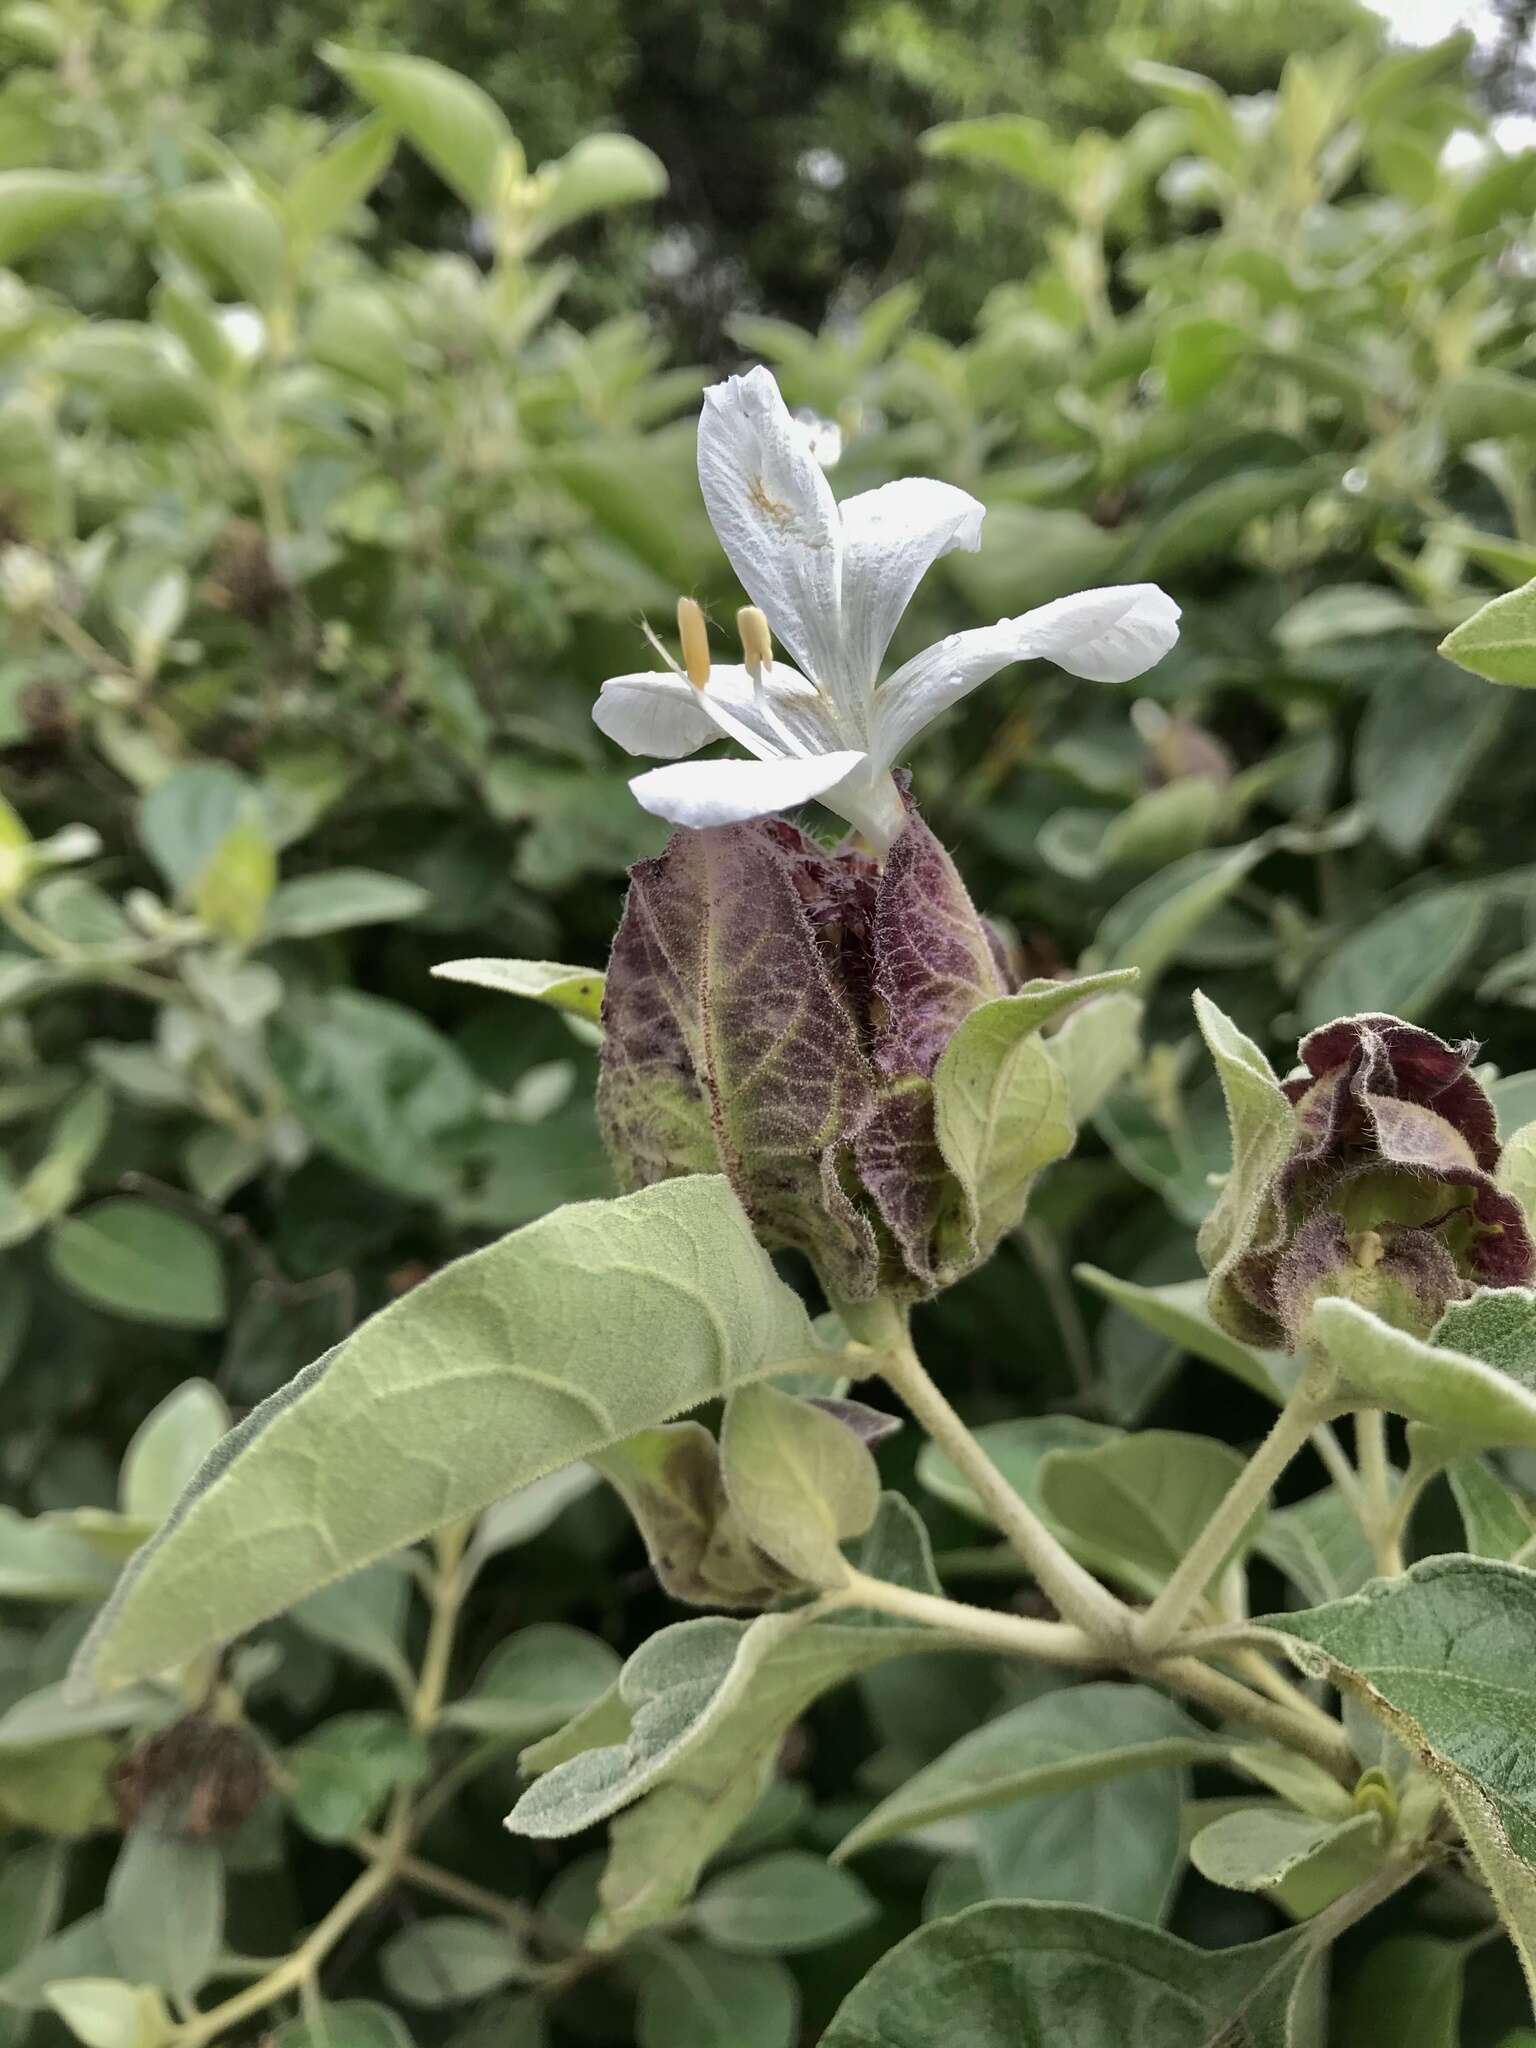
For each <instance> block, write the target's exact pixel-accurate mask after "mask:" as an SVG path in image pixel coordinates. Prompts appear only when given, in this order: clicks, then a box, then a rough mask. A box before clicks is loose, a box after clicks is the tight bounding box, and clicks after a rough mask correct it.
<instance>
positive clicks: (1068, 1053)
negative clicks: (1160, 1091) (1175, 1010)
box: [1046, 994, 1142, 1125]
mask: <svg viewBox="0 0 1536 2048" xmlns="http://www.w3.org/2000/svg"><path fill="white" fill-rule="evenodd" d="M1141 1019H1142V1004H1141V1003H1140V1002H1139V1001H1138V1000H1137V999H1136V997H1135V996H1128V995H1118V994H1110V995H1104V996H1096V997H1095V998H1094V999H1093V1001H1091V1002H1087V1003H1084V1004H1082V1006H1081V1007H1080V1008H1078V1009H1076V1010H1073V1011H1072V1012H1071V1013H1070V1014H1069V1015H1068V1017H1067V1018H1066V1020H1065V1022H1064V1023H1063V1024H1062V1026H1061V1028H1060V1030H1058V1031H1053V1032H1052V1034H1051V1036H1050V1038H1049V1039H1048V1040H1047V1041H1046V1043H1047V1045H1048V1046H1049V1047H1050V1054H1051V1058H1052V1059H1053V1060H1054V1061H1055V1062H1056V1064H1057V1066H1058V1067H1060V1069H1061V1071H1062V1073H1063V1075H1064V1076H1065V1077H1066V1083H1067V1109H1068V1112H1069V1114H1070V1115H1071V1118H1072V1121H1073V1123H1074V1124H1077V1125H1082V1124H1084V1123H1086V1122H1087V1120H1088V1118H1089V1117H1091V1116H1092V1115H1093V1114H1094V1113H1095V1111H1096V1110H1097V1109H1098V1108H1099V1106H1100V1104H1101V1103H1102V1102H1103V1101H1104V1099H1105V1097H1106V1096H1107V1095H1109V1093H1110V1092H1111V1090H1112V1089H1114V1088H1116V1087H1117V1086H1118V1085H1119V1083H1120V1082H1121V1081H1123V1080H1124V1079H1125V1077H1126V1075H1127V1074H1129V1073H1131V1072H1132V1071H1133V1070H1134V1069H1135V1066H1136V1063H1137V1061H1138V1060H1139V1059H1140V1057H1141Z"/></svg>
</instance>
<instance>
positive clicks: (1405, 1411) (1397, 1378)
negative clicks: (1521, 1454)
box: [1311, 1290, 1536, 1449]
mask: <svg viewBox="0 0 1536 2048" xmlns="http://www.w3.org/2000/svg"><path fill="white" fill-rule="evenodd" d="M1510 1291H1511V1292H1514V1291H1515V1290H1510ZM1522 1291H1523V1290H1522ZM1311 1327H1312V1330H1313V1333H1314V1335H1315V1337H1316V1339H1317V1341H1318V1342H1319V1343H1320V1344H1321V1345H1322V1346H1323V1348H1324V1349H1325V1350H1326V1351H1327V1353H1328V1357H1329V1359H1330V1361H1331V1362H1332V1364H1333V1367H1334V1370H1335V1372H1336V1373H1337V1375H1338V1381H1339V1392H1340V1397H1341V1398H1342V1399H1348V1398H1350V1397H1351V1396H1352V1395H1358V1396H1359V1397H1360V1400H1361V1402H1362V1404H1363V1405H1371V1406H1377V1407H1381V1408H1387V1409H1390V1410H1391V1411H1392V1412H1393V1413H1395V1414H1398V1415H1406V1416H1407V1417H1408V1419H1409V1420H1410V1421H1411V1422H1427V1423H1430V1424H1432V1425H1433V1426H1434V1427H1435V1428H1436V1429H1439V1430H1442V1431H1444V1432H1445V1433H1446V1435H1448V1436H1450V1437H1453V1438H1456V1439H1459V1440H1460V1441H1461V1442H1462V1443H1464V1444H1465V1445H1466V1446H1467V1447H1468V1449H1476V1448H1477V1447H1478V1446H1479V1445H1482V1444H1522V1445H1524V1446H1526V1447H1527V1448H1528V1449H1536V1373H1533V1372H1532V1368H1533V1367H1536V1360H1531V1361H1530V1362H1529V1364H1528V1367H1527V1376H1526V1377H1522V1378H1516V1377H1515V1375H1514V1374H1513V1372H1510V1371H1508V1370H1503V1369H1501V1368H1500V1367H1499V1366H1498V1365H1493V1364H1489V1363H1487V1362H1486V1361H1485V1360H1484V1359H1482V1358H1479V1357H1476V1356H1474V1355H1473V1354H1472V1353H1471V1352H1469V1351H1461V1350H1458V1349H1454V1348H1452V1347H1451V1346H1450V1345H1449V1344H1430V1343H1426V1342H1425V1341H1424V1339H1423V1338H1422V1337H1412V1336H1410V1335H1409V1334H1408V1332H1407V1331H1406V1330H1399V1329H1395V1328H1394V1327H1393V1326H1392V1325H1391V1324H1390V1323H1384V1322H1383V1321H1382V1320H1381V1318H1380V1317H1379V1316H1376V1315H1373V1314H1372V1313H1371V1311H1370V1310H1369V1309H1366V1308H1361V1307H1359V1306H1358V1305H1357V1304H1356V1303H1355V1302H1352V1301H1344V1300H1342V1299H1327V1300H1323V1301H1320V1302H1318V1303H1317V1305H1316V1307H1315V1308H1314V1309H1313V1311H1312V1325H1311ZM1455 1328H1456V1325H1455V1324H1454V1323H1453V1322H1452V1321H1451V1319H1450V1318H1446V1319H1445V1320H1444V1321H1442V1323H1441V1325H1440V1329H1441V1330H1444V1331H1446V1333H1447V1335H1448V1336H1449V1335H1451V1334H1452V1333H1453V1332H1454V1330H1455ZM1437 1334H1438V1333H1437Z"/></svg>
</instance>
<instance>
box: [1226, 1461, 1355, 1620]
mask: <svg viewBox="0 0 1536 2048" xmlns="http://www.w3.org/2000/svg"><path fill="white" fill-rule="evenodd" d="M1253 1547H1254V1549H1255V1550H1257V1551H1258V1552H1259V1554H1260V1555H1261V1556H1262V1557H1267V1558H1268V1559H1269V1561H1270V1563H1271V1564H1272V1565H1274V1566H1275V1567H1276V1568H1277V1569H1278V1570H1280V1571H1282V1572H1284V1573H1285V1575H1286V1577H1287V1578H1288V1579H1289V1580H1290V1582H1291V1584H1292V1585H1293V1586H1295V1587H1296V1588H1297V1590H1298V1591H1299V1592H1300V1594H1301V1596H1302V1598H1303V1599H1304V1600H1306V1601H1307V1602H1308V1603H1309V1604H1320V1603H1321V1602H1323V1601H1325V1600H1338V1599H1341V1598H1343V1596H1344V1595H1345V1594H1347V1593H1358V1592H1359V1590H1360V1588H1361V1587H1362V1586H1363V1585H1364V1584H1365V1582H1366V1580H1367V1579H1369V1578H1372V1577H1373V1576H1374V1575H1375V1571H1376V1560H1375V1556H1374V1554H1373V1552H1372V1550H1371V1546H1370V1543H1369V1541H1368V1540H1367V1537H1366V1534H1365V1531H1364V1530H1363V1529H1362V1528H1361V1526H1360V1517H1359V1516H1358V1515H1357V1514H1356V1512H1355V1510H1354V1509H1353V1508H1352V1507H1351V1506H1350V1504H1349V1502H1348V1501H1347V1500H1345V1499H1344V1497H1343V1495H1342V1494H1340V1493H1339V1492H1337V1491H1336V1490H1335V1488H1333V1487H1331V1486H1329V1487H1325V1488H1324V1489H1323V1491H1322V1492H1321V1493H1314V1494H1313V1495H1312V1497H1311V1499H1310V1500H1303V1501H1298V1502H1297V1503H1296V1504H1295V1506H1294V1507H1288V1508H1272V1509H1271V1510H1270V1512H1269V1514H1268V1515H1267V1516H1266V1517H1265V1518H1264V1521H1263V1522H1262V1523H1261V1524H1260V1526H1259V1528H1258V1530H1257V1532H1256V1533H1255V1535H1254V1539H1253Z"/></svg>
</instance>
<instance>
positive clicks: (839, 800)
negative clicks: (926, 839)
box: [821, 755, 907, 854]
mask: <svg viewBox="0 0 1536 2048" xmlns="http://www.w3.org/2000/svg"><path fill="white" fill-rule="evenodd" d="M821 801H822V802H823V803H824V804H825V805H826V807H827V809H828V810H829V811H836V813H837V815H838V816H839V817H840V818H846V819H847V820H848V822H849V824H850V825H852V826H853V827H854V829H855V830H856V831H859V832H862V833H863V834H864V837H865V838H866V839H867V840H868V841H869V843H870V845H871V846H872V847H873V848H874V849H875V851H876V853H879V854H886V853H888V852H889V851H890V849H891V847H892V845H893V844H894V842H895V840H896V838H897V837H898V835H899V834H900V833H901V832H902V831H903V830H904V828H905V826H906V823H907V807H906V805H905V804H904V803H903V802H902V800H901V792H900V790H898V789H897V787H896V784H895V783H894V782H893V781H892V779H891V776H890V774H889V773H888V772H887V771H886V770H885V769H883V768H877V767H876V765H875V764H874V762H873V761H871V760H870V759H869V758H868V756H867V755H866V756H865V757H864V758H863V759H862V760H861V761H860V764H859V766H858V767H857V768H855V769H854V770H853V772H852V773H851V774H850V775H845V776H844V777H843V779H842V781H841V782H839V783H835V784H834V785H833V787H832V788H831V789H829V790H826V791H824V792H823V794H822V799H821Z"/></svg>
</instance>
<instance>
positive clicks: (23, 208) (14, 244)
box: [0, 170, 117, 263]
mask: <svg viewBox="0 0 1536 2048" xmlns="http://www.w3.org/2000/svg"><path fill="white" fill-rule="evenodd" d="M116 197H117V191H116V188H115V187H114V186H113V185H112V184H110V183H109V182H108V181H107V180H106V179H105V178H92V177H88V176H86V175H85V174H84V173H82V172H79V171H44V170H24V171H0V263H14V262H15V261H16V259H17V258H18V257H19V256H25V255H26V254H27V252H28V250H30V249H35V248H36V247H37V245H38V244H39V243H40V242H46V241H47V240H49V238H50V237H51V236H53V235H57V234H60V233H62V232H63V230H64V229H65V228H71V227H73V226H74V225H75V224H76V222H77V221H83V220H88V219H89V218H90V217H91V216H92V215H94V214H99V213H101V212H103V211H104V210H105V209H106V208H107V207H108V206H110V205H112V204H113V203H114V201H115V199H116Z"/></svg>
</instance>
